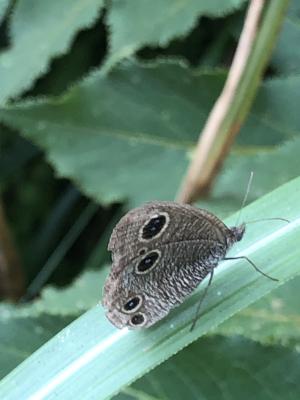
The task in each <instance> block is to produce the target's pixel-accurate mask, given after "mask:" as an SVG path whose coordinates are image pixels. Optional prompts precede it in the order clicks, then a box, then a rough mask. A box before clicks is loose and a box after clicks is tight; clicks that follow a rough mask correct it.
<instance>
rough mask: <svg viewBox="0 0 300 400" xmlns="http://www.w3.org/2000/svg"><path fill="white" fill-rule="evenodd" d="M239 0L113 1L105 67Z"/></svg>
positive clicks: (223, 12) (239, 3) (165, 40)
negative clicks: (108, 49) (108, 47)
mask: <svg viewBox="0 0 300 400" xmlns="http://www.w3.org/2000/svg"><path fill="white" fill-rule="evenodd" d="M243 3H244V0H214V1H207V0H205V1H198V0H163V1H161V0H152V1H151V2H149V1H147V0H139V1H138V2H133V1H131V0H113V1H112V3H111V7H110V8H109V10H108V15H107V23H108V26H109V30H110V54H109V57H108V60H107V62H106V66H111V65H113V64H114V63H116V62H117V61H119V60H120V59H122V58H124V57H128V56H130V55H132V54H133V53H135V52H136V51H137V50H138V49H140V48H141V47H143V46H145V45H151V46H157V45H158V46H166V45H167V44H168V43H169V42H170V41H171V40H172V39H175V38H178V37H181V36H183V35H185V34H186V33H188V32H189V31H190V30H191V29H192V28H193V26H194V25H195V24H196V23H197V21H198V18H199V17H200V16H210V17H220V16H223V15H226V14H229V13H231V12H233V11H235V10H236V9H238V8H240V7H241V6H242V5H243ZM132 21H134V24H133V23H132Z"/></svg>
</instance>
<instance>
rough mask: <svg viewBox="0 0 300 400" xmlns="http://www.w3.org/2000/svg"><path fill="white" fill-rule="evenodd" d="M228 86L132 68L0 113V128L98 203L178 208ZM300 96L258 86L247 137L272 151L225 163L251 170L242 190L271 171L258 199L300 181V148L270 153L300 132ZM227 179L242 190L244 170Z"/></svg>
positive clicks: (171, 68) (208, 78) (277, 84)
mask: <svg viewBox="0 0 300 400" xmlns="http://www.w3.org/2000/svg"><path fill="white" fill-rule="evenodd" d="M224 78H225V76H224V73H221V72H199V71H196V72H191V71H190V70H189V69H188V68H187V67H186V66H184V65H183V64H178V63H177V62H159V63H157V64H155V65H147V66H145V65H144V66H141V65H139V64H127V65H123V66H119V67H118V68H116V69H114V70H113V71H112V73H111V74H109V75H108V76H104V75H103V74H102V73H101V72H99V71H98V72H95V73H94V74H93V75H92V76H90V77H89V78H88V79H86V80H84V81H83V82H82V83H80V84H78V85H77V86H76V87H74V88H72V90H70V91H69V92H68V93H67V94H66V95H64V96H62V97H61V98H59V99H53V100H44V101H40V102H37V103H36V102H24V103H20V104H18V105H12V106H10V107H7V108H2V109H0V119H1V120H3V121H4V122H5V123H6V124H8V125H9V126H11V127H13V128H17V129H19V130H20V131H21V132H22V133H23V134H24V135H25V136H26V137H27V138H29V139H31V140H33V141H34V142H35V143H37V144H38V145H39V146H41V147H42V148H43V149H44V150H45V151H46V155H47V158H48V160H49V161H50V162H51V164H52V165H53V166H54V167H55V169H56V171H57V172H58V174H59V175H60V176H64V177H69V178H71V179H73V180H74V181H75V182H76V183H77V184H78V186H80V187H81V188H82V190H83V191H84V192H85V193H87V194H88V195H89V196H92V197H94V198H95V199H96V200H98V201H101V202H102V203H109V202H113V201H120V200H124V199H130V200H131V202H132V204H139V203H141V202H143V201H145V200H149V199H153V198H156V199H172V198H174V196H175V191H176V188H177V187H178V185H179V183H180V181H181V179H182V176H183V174H184V172H185V169H186V166H187V164H188V161H189V158H190V157H191V149H192V148H193V146H194V144H195V143H196V141H197V136H198V132H199V130H201V128H202V126H203V125H204V122H205V120H206V117H207V115H208V113H209V111H210V109H211V106H212V104H213V103H214V101H215V99H216V98H217V96H218V94H219V92H220V90H221V88H222V85H223V83H224ZM299 90H300V77H298V76H295V77H289V78H286V79H277V80H275V79H274V80H271V81H268V82H266V83H265V84H264V85H263V86H262V88H261V90H260V94H259V97H258V100H257V103H256V105H255V107H254V110H253V112H252V113H251V116H250V118H249V120H248V122H247V123H246V125H245V126H244V127H243V129H242V135H244V142H246V144H247V145H251V146H254V145H255V146H256V145H258V144H261V145H265V146H266V148H265V149H264V150H263V152H262V153H256V152H254V151H253V148H250V151H249V152H248V154H249V157H246V158H245V160H244V153H245V151H248V147H249V146H248V147H246V144H243V143H242V144H243V147H242V149H241V151H240V152H239V153H238V156H236V157H237V158H236V157H234V156H233V157H232V161H229V165H230V168H232V165H235V163H237V164H236V165H238V164H240V165H244V166H245V167H247V168H248V169H246V168H244V169H242V172H243V173H241V177H244V174H247V178H246V179H245V180H244V181H245V182H246V181H247V180H248V175H249V171H250V170H252V169H257V170H258V171H261V170H262V169H264V168H266V166H267V168H268V170H269V172H270V173H269V176H268V178H263V177H262V179H264V180H265V182H264V183H266V185H267V186H266V188H264V187H263V186H262V187H260V190H259V191H258V195H262V194H263V193H266V191H267V190H271V189H274V188H275V187H277V186H278V185H279V184H281V183H283V182H284V181H287V180H289V179H291V178H293V177H295V176H297V174H298V172H299V168H298V162H296V163H295V162H294V163H292V164H291V165H290V166H289V167H288V168H287V165H288V162H289V163H290V160H297V159H298V151H299V150H298V149H299V144H298V142H293V143H291V144H290V145H289V148H288V149H287V148H283V149H281V148H276V147H275V148H274V147H271V149H270V144H274V143H280V142H282V141H284V140H287V139H290V138H292V137H293V135H296V134H298V133H299V132H300V116H299V113H298V111H297V105H298V93H299ZM245 138H246V139H245ZM248 138H253V139H251V140H249V139H248ZM70 144H72V145H70ZM267 146H269V147H267ZM255 150H257V149H255ZM287 150H289V151H291V153H289V151H287ZM279 158H280V160H281V162H280V163H278V162H277V160H278V159H279ZM274 160H276V162H275V161H274ZM287 161H288V162H287ZM125 165H126V168H124V166H125ZM282 167H284V168H283V169H284V172H283V170H282V171H281V172H280V174H278V169H280V168H282ZM273 170H274V173H273V172H272V171H273ZM236 171H237V172H236ZM229 174H232V175H233V179H232V180H231V181H230V184H229V186H228V179H227V180H226V185H227V188H229V190H231V188H233V190H234V191H235V192H237V190H240V191H244V188H243V187H241V186H240V185H236V183H235V182H236V181H237V180H236V175H237V174H240V172H239V168H237V167H235V166H234V167H233V169H232V172H230V171H229ZM282 174H283V175H284V177H283V176H282ZM258 175H259V174H258ZM99 182H101V184H99ZM221 187H222V188H223V187H224V186H223V185H221ZM227 188H226V191H227ZM226 191H225V193H226ZM219 193H220V191H219ZM223 195H224V193H222V196H223ZM230 195H231V193H230ZM239 197H240V196H239Z"/></svg>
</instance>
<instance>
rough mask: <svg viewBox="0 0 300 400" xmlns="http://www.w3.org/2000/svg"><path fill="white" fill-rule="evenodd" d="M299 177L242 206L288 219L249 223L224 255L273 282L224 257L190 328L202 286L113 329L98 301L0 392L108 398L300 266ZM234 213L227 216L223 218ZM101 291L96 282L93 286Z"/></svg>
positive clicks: (247, 212)
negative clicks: (169, 307)
mask: <svg viewBox="0 0 300 400" xmlns="http://www.w3.org/2000/svg"><path fill="white" fill-rule="evenodd" d="M299 204H300V178H297V179H295V180H293V181H291V182H289V183H287V184H286V185H283V186H281V187H280V188H279V189H277V190H275V191H273V192H271V193H270V194H268V195H266V196H264V197H263V198H261V199H259V200H258V201H256V202H254V203H252V204H251V205H250V206H248V207H246V208H245V209H244V210H243V219H244V220H245V221H247V220H251V219H254V218H255V219H258V218H263V217H266V216H268V217H275V216H280V217H284V218H287V219H289V220H290V221H291V222H290V223H284V222H282V221H268V222H262V223H261V224H253V225H250V226H249V227H248V232H247V233H246V235H245V238H244V239H243V240H242V241H241V242H239V243H238V245H237V246H236V247H235V248H234V249H233V250H232V251H231V252H230V253H231V254H230V255H246V256H248V257H249V258H250V259H251V260H252V261H254V262H255V263H256V265H257V266H259V267H260V268H262V269H263V271H264V272H266V273H268V274H270V275H272V276H274V277H277V278H279V280H280V281H279V282H278V283H275V282H273V281H271V280H270V279H267V278H265V277H263V276H261V275H260V274H257V273H256V272H255V271H254V270H253V269H252V268H250V267H249V266H248V264H247V263H246V262H244V261H230V262H226V263H222V264H221V265H220V266H219V267H218V268H217V269H216V271H215V279H214V281H213V283H212V287H211V291H210V292H209V294H208V296H207V298H206V299H205V303H204V305H203V308H202V316H201V318H200V320H199V321H198V324H197V326H196V328H195V329H194V330H193V331H192V332H189V328H190V324H191V321H192V320H193V317H194V313H195V306H196V304H197V302H198V299H199V295H201V293H202V292H203V288H205V284H204V285H200V288H199V289H198V290H197V291H196V292H195V294H194V295H192V296H191V297H190V298H189V299H187V301H186V302H185V303H184V304H183V305H182V306H180V307H179V308H177V309H176V310H174V311H173V312H172V313H171V314H170V315H169V316H168V317H167V318H166V319H164V320H163V321H162V322H161V323H159V324H157V325H156V326H154V327H153V328H150V329H148V330H141V331H128V330H126V329H123V330H120V331H119V330H117V329H116V328H114V327H113V326H112V325H111V324H110V323H109V322H108V321H107V320H106V318H105V315H104V310H103V309H102V307H101V306H97V307H95V308H93V309H91V310H90V311H88V312H87V313H86V314H84V315H83V316H82V317H80V318H79V319H78V320H76V321H75V322H73V323H72V324H71V325H69V326H68V327H67V328H65V329H64V330H63V331H62V332H60V333H59V334H58V335H57V336H56V337H54V338H53V339H52V340H50V341H49V342H48V343H46V345H44V346H43V347H42V348H40V349H39V350H38V351H37V352H36V353H34V354H33V355H32V356H31V357H30V358H29V359H27V360H26V361H25V362H24V363H22V364H21V365H20V366H19V367H17V368H16V369H15V370H14V371H13V372H12V373H11V374H9V375H8V376H7V377H6V378H4V380H3V381H2V382H1V383H0V398H5V399H6V400H10V399H19V398H26V399H30V400H37V399H44V398H47V399H48V400H49V399H54V398H55V399H56V398H63V399H64V400H68V399H73V398H87V399H89V400H91V399H97V400H100V399H106V398H109V397H111V396H112V395H113V394H115V393H117V392H119V391H120V390H121V389H122V388H123V387H124V386H126V385H128V384H130V383H131V382H133V381H134V380H135V379H137V378H138V377H140V376H142V375H143V374H145V373H146V372H147V371H149V370H150V369H152V368H154V367H155V366H156V365H158V364H160V363H161V362H163V361H164V360H166V359H167V358H169V357H170V356H172V355H173V354H175V353H177V352H178V351H179V350H181V349H182V348H183V347H185V346H187V345H188V344H190V343H191V342H193V341H194V340H196V339H197V338H198V337H200V336H202V335H203V334H205V333H206V332H208V331H209V330H211V329H212V328H214V327H216V326H217V325H219V324H220V323H221V322H223V321H224V320H226V319H227V318H229V317H230V316H232V315H233V314H235V313H236V312H238V311H240V310H241V309H243V308H245V307H247V306H248V305H249V304H251V303H253V302H254V301H256V300H257V299H259V298H261V297H262V296H263V295H265V294H266V293H268V292H270V291H271V290H272V289H274V288H276V287H278V285H280V284H282V283H284V282H285V281H287V280H288V279H291V278H292V277H294V276H295V275H297V274H299V273H300V264H299V257H300V246H299V234H300V207H299ZM235 221H236V216H233V217H232V218H230V219H227V220H226V221H225V222H226V223H227V224H229V225H231V224H232V223H234V222H235ZM99 295H100V288H99Z"/></svg>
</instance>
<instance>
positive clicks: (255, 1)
mask: <svg viewBox="0 0 300 400" xmlns="http://www.w3.org/2000/svg"><path fill="white" fill-rule="evenodd" d="M264 4H265V0H252V1H251V2H250V5H249V8H248V11H247V15H246V19H245V23H244V27H243V31H242V33H241V36H240V40H239V43H238V46H237V49H236V52H235V55H234V58H233V61H232V65H231V68H230V71H229V74H228V77H227V80H226V83H225V86H224V88H223V91H222V93H221V95H220V96H219V98H218V100H217V101H216V103H215V105H214V107H213V109H212V111H211V113H210V115H209V117H208V119H207V122H206V124H205V126H204V128H203V131H202V134H201V135H200V138H199V140H198V144H197V147H196V150H195V153H194V156H193V160H192V162H191V164H190V166H189V169H188V172H187V175H186V177H185V178H184V180H183V183H182V185H181V190H180V192H179V194H178V196H177V201H179V202H181V203H191V202H193V201H195V200H196V199H197V197H199V195H200V193H205V192H207V191H208V190H209V188H210V186H211V182H212V180H213V178H214V176H215V175H216V173H217V171H218V168H219V167H220V165H221V163H222V161H223V159H224V158H225V156H226V154H227V152H228V150H229V148H230V146H231V144H232V142H233V139H234V137H235V136H236V134H237V132H238V130H239V127H235V128H233V127H231V129H230V132H228V133H227V135H226V139H225V140H218V136H219V134H220V127H221V125H222V123H223V122H224V119H225V117H226V114H227V113H228V111H229V109H230V106H231V103H232V100H233V98H234V96H235V93H236V90H237V87H238V86H239V83H240V81H241V78H242V76H243V72H244V70H245V68H246V66H247V61H248V59H249V55H250V54H251V49H252V47H253V43H254V41H255V38H256V35H257V30H258V25H259V21H260V18H261V14H262V11H263V8H264Z"/></svg>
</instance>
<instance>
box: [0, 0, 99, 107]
mask: <svg viewBox="0 0 300 400" xmlns="http://www.w3.org/2000/svg"><path fill="white" fill-rule="evenodd" d="M102 6H103V0H65V1H60V0H52V1H36V0H19V1H18V2H17V4H16V6H15V8H14V12H13V15H12V18H11V29H10V36H11V41H12V46H11V48H10V49H9V50H7V51H5V52H4V53H2V54H1V55H0V76H1V82H0V103H4V102H5V101H6V100H7V99H9V98H11V97H15V96H18V95H19V94H21V93H22V92H23V91H24V90H25V89H29V88H30V86H31V85H32V82H33V81H34V80H35V79H36V78H37V77H39V76H40V75H41V74H43V73H45V72H46V71H47V69H48V64H49V62H50V61H51V59H52V58H53V57H56V56H58V55H61V54H63V53H65V52H66V51H67V50H68V48H69V47H70V44H71V42H72V40H73V38H74V35H76V33H77V32H78V31H79V30H80V29H83V28H86V27H88V26H90V25H91V24H92V23H93V22H94V21H95V19H96V18H97V17H98V15H99V11H100V9H101V7H102Z"/></svg>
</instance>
